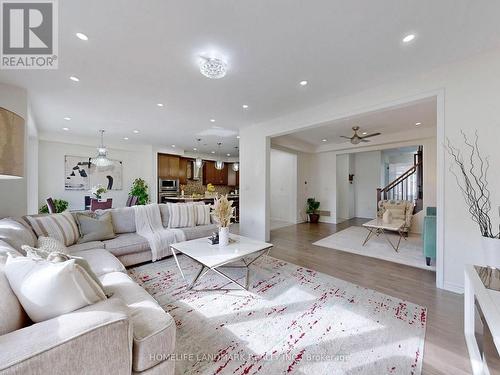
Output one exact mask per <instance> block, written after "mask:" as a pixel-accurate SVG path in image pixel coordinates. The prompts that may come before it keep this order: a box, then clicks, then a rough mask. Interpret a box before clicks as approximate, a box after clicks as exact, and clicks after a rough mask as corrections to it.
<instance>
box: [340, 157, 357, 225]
mask: <svg viewBox="0 0 500 375" xmlns="http://www.w3.org/2000/svg"><path fill="white" fill-rule="evenodd" d="M336 173H337V215H336V216H337V223H340V222H342V221H345V220H348V219H352V218H353V217H354V216H355V206H354V184H352V183H350V182H349V175H350V174H354V155H352V154H341V155H337V171H336Z"/></svg>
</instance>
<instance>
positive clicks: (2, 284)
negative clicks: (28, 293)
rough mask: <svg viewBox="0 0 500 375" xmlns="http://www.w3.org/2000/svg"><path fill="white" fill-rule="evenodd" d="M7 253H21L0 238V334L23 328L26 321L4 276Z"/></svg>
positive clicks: (26, 318)
mask: <svg viewBox="0 0 500 375" xmlns="http://www.w3.org/2000/svg"><path fill="white" fill-rule="evenodd" d="M7 254H13V255H17V256H20V255H21V254H20V253H18V252H17V251H16V250H15V249H14V248H13V247H12V246H10V245H9V244H8V243H7V242H5V241H2V240H0V296H1V297H0V316H1V317H2V318H1V319H0V336H2V335H4V334H6V333H9V332H12V331H16V330H18V329H20V328H23V327H24V326H25V325H26V324H27V322H28V317H27V315H26V313H25V312H24V310H23V307H22V306H21V304H20V303H19V300H18V299H17V297H16V295H15V294H14V292H13V291H12V289H11V287H10V284H9V281H8V280H7V277H6V276H5V272H4V267H5V261H6V260H7Z"/></svg>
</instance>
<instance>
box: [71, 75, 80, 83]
mask: <svg viewBox="0 0 500 375" xmlns="http://www.w3.org/2000/svg"><path fill="white" fill-rule="evenodd" d="M69 79H70V80H72V81H74V82H79V81H80V78H78V77H76V76H70V77H69Z"/></svg>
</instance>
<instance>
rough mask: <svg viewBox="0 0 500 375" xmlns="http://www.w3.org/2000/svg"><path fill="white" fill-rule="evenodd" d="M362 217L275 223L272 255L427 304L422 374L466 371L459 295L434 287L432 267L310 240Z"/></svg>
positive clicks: (357, 222) (322, 236) (359, 220)
mask: <svg viewBox="0 0 500 375" xmlns="http://www.w3.org/2000/svg"><path fill="white" fill-rule="evenodd" d="M362 222H364V221H363V220H362V219H352V220H349V221H347V222H344V223H341V224H337V225H334V224H325V223H319V224H309V223H303V224H297V225H292V226H288V227H284V228H279V229H275V230H273V231H271V243H273V244H274V248H273V250H272V251H271V255H272V256H274V257H276V258H280V259H283V260H285V261H288V262H292V263H295V264H298V265H301V266H304V267H308V268H311V269H314V270H317V271H320V272H323V273H325V274H328V275H332V276H334V277H337V278H339V279H342V280H346V281H349V282H352V283H354V284H358V285H361V286H364V287H368V288H371V289H375V290H377V291H379V292H382V293H386V294H388V295H391V296H394V297H398V298H401V299H404V300H407V301H410V302H414V303H417V304H419V305H422V306H426V307H427V309H428V320H427V331H426V338H425V346H424V362H423V369H422V374H453V375H461V374H470V373H471V367H470V363H469V357H468V353H467V348H466V345H465V339H464V336H463V296H462V295H459V294H455V293H451V292H447V291H444V290H441V289H437V288H436V286H435V273H434V272H431V271H426V270H422V269H417V268H413V267H409V266H404V265H401V264H396V263H392V262H387V261H383V260H379V259H375V258H370V257H364V256H361V255H356V254H351V253H346V252H342V251H337V250H332V249H328V248H324V247H319V246H314V245H312V243H313V242H315V241H317V240H319V239H321V238H324V237H326V236H328V235H330V234H333V233H336V232H338V231H340V230H342V229H345V228H347V227H349V226H352V225H359V224H361V223H362Z"/></svg>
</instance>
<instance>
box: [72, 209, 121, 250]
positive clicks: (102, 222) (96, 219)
mask: <svg viewBox="0 0 500 375" xmlns="http://www.w3.org/2000/svg"><path fill="white" fill-rule="evenodd" d="M76 220H77V223H78V228H79V229H80V236H81V237H80V239H79V240H78V243H84V242H91V241H104V240H110V239H112V238H115V237H116V234H115V231H114V229H113V220H112V218H111V213H110V212H105V213H103V214H102V215H100V216H95V215H89V214H86V213H80V212H79V213H77V214H76Z"/></svg>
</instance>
